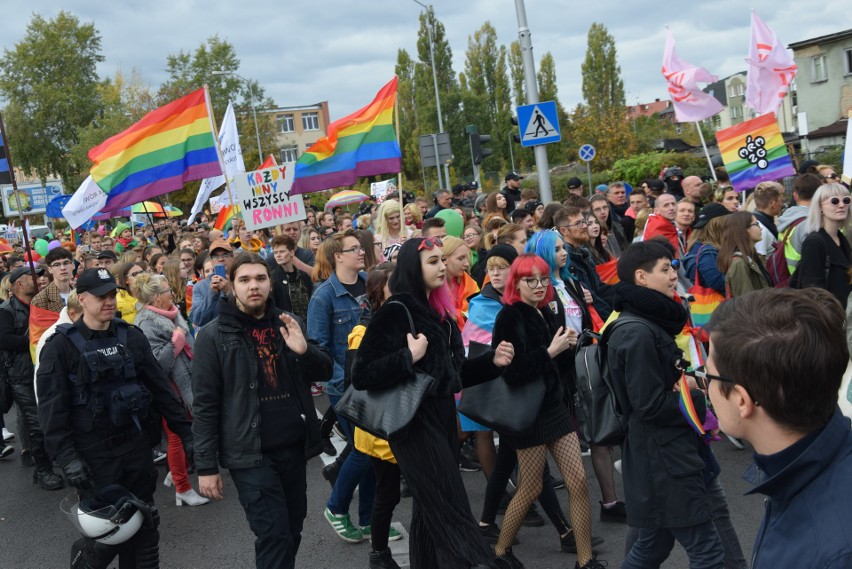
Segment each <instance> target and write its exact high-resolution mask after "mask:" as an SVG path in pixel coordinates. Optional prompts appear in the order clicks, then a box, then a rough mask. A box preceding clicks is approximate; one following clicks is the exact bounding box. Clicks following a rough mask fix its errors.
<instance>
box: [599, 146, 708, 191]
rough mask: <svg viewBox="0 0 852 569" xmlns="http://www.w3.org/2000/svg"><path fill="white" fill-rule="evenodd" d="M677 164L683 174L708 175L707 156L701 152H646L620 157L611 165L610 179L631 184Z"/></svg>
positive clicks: (658, 173) (652, 176)
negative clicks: (695, 153) (694, 153)
mask: <svg viewBox="0 0 852 569" xmlns="http://www.w3.org/2000/svg"><path fill="white" fill-rule="evenodd" d="M671 166H679V167H680V168H681V169H682V170H683V174H684V176H701V177H705V176H707V175H709V173H710V172H709V170H708V167H707V158H705V157H704V155H703V154H699V155H697V156H696V155H692V154H683V153H675V152H646V153H644V154H636V155H635V156H632V157H630V158H622V159H621V160H618V161H617V162H616V163H615V164H613V165H612V168H611V170H610V175H611V178H610V179H611V180H623V181H625V182H627V183H629V184H632V185H633V186H636V185H637V184H640V183H641V182H642V180H645V179H648V178H656V177H658V176H659V175H660V173H661V172H662V171H663V169H664V168H668V167H671Z"/></svg>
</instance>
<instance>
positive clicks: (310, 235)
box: [296, 225, 322, 256]
mask: <svg viewBox="0 0 852 569" xmlns="http://www.w3.org/2000/svg"><path fill="white" fill-rule="evenodd" d="M321 242H322V238H321V237H320V232H319V230H318V229H317V228H316V227H314V226H312V225H309V226H307V227H303V228H302V235H301V236H300V237H299V242H298V243H296V245H298V246H299V247H301V248H302V249H305V250H306V251H310V252H311V253H313V254H314V256H316V254H317V249H319V246H320V243H321Z"/></svg>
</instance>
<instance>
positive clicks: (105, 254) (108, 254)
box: [98, 249, 118, 261]
mask: <svg viewBox="0 0 852 569" xmlns="http://www.w3.org/2000/svg"><path fill="white" fill-rule="evenodd" d="M98 259H112V260H113V261H117V260H118V257H117V256H116V254H115V251H113V250H111V249H107V250H106V251H101V252H100V253H98Z"/></svg>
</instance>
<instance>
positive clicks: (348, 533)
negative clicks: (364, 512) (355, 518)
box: [323, 508, 364, 543]
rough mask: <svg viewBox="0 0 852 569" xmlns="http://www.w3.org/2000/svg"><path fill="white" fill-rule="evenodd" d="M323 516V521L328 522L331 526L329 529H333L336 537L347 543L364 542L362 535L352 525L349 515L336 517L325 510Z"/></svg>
mask: <svg viewBox="0 0 852 569" xmlns="http://www.w3.org/2000/svg"><path fill="white" fill-rule="evenodd" d="M323 514H324V515H325V519H326V520H328V523H329V524H331V527H332V528H334V531H335V532H337V535H338V537H339V538H340V539H342V540H343V541H348V542H349V543H361V542H362V541H364V534H363V533H361V530H359V529H358V528H356V527H355V526H353V525H352V521H351V520H350V519H349V514H343V515H342V516H336V515H334V514H332V513H331V510H329V509H328V508H326V509H325V511H324V512H323Z"/></svg>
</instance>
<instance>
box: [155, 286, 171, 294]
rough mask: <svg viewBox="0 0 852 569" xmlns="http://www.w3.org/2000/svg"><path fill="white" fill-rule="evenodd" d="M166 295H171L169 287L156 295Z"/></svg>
mask: <svg viewBox="0 0 852 569" xmlns="http://www.w3.org/2000/svg"><path fill="white" fill-rule="evenodd" d="M166 293H169V294H171V293H172V289H171V287H169V288H167V289H164V290H161V291H160V292H159V293H158V294H166Z"/></svg>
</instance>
